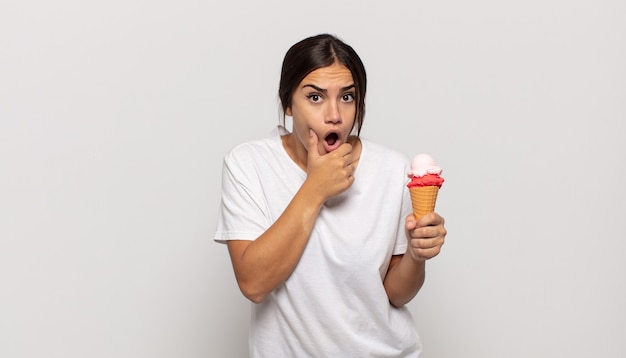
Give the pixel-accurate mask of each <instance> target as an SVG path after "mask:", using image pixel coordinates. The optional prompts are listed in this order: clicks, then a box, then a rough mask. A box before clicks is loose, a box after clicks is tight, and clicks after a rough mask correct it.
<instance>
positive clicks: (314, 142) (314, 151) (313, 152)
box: [307, 129, 320, 158]
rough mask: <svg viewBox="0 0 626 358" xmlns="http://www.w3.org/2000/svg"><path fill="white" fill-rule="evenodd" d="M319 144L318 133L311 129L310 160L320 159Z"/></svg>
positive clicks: (308, 149)
mask: <svg viewBox="0 0 626 358" xmlns="http://www.w3.org/2000/svg"><path fill="white" fill-rule="evenodd" d="M318 142H319V138H317V133H315V131H314V130H312V129H309V142H308V148H307V151H308V155H309V158H318V157H319V156H320V152H319V148H318Z"/></svg>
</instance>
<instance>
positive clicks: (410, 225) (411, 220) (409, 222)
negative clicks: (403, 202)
mask: <svg viewBox="0 0 626 358" xmlns="http://www.w3.org/2000/svg"><path fill="white" fill-rule="evenodd" d="M416 224H417V222H416V221H415V216H413V214H409V215H407V216H406V219H405V220H404V227H405V228H406V229H407V230H408V231H413V230H415V227H416Z"/></svg>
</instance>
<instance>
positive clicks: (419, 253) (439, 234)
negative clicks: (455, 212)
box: [405, 213, 448, 261]
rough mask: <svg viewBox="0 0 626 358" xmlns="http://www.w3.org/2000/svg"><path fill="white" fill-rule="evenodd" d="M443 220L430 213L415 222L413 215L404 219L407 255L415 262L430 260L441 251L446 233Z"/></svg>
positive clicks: (437, 215)
mask: <svg viewBox="0 0 626 358" xmlns="http://www.w3.org/2000/svg"><path fill="white" fill-rule="evenodd" d="M444 224H445V220H444V219H443V217H441V216H440V215H439V214H437V213H430V214H428V215H426V216H424V217H423V218H421V219H420V220H418V221H416V220H415V217H414V216H413V214H410V215H408V216H407V217H406V223H405V228H406V233H407V239H408V240H409V246H408V248H407V250H406V251H407V254H410V256H411V258H413V259H414V260H415V261H425V260H428V259H431V258H433V257H435V256H437V255H439V252H440V251H441V246H443V243H444V241H445V237H446V234H447V233H448V232H447V230H446V228H445V227H444Z"/></svg>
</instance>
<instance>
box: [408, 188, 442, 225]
mask: <svg viewBox="0 0 626 358" xmlns="http://www.w3.org/2000/svg"><path fill="white" fill-rule="evenodd" d="M409 191H410V192H411V203H412V204H413V215H414V216H415V219H417V220H419V219H421V218H423V217H424V216H426V214H428V213H432V212H433V211H435V202H436V201H437V193H438V192H439V187H438V186H421V187H415V188H410V189H409Z"/></svg>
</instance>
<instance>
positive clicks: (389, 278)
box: [383, 213, 447, 307]
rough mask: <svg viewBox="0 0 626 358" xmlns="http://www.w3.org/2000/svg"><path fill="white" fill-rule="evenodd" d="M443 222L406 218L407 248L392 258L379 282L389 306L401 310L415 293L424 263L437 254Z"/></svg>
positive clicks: (432, 216) (428, 217) (435, 216)
mask: <svg viewBox="0 0 626 358" xmlns="http://www.w3.org/2000/svg"><path fill="white" fill-rule="evenodd" d="M444 223H445V220H444V219H443V218H442V217H441V216H440V215H439V214H437V213H431V214H428V215H426V216H424V217H423V218H422V219H420V220H419V221H416V220H415V217H414V216H413V214H410V215H408V216H407V218H406V222H405V228H406V233H407V240H408V241H409V242H408V245H407V249H406V253H405V254H404V255H394V256H393V257H392V258H391V262H390V263H389V269H388V270H387V275H386V276H385V280H384V281H383V285H384V286H385V291H386V292H387V297H389V302H390V303H391V304H392V305H393V306H394V307H402V306H404V305H405V304H407V303H408V302H409V301H411V300H412V299H413V297H415V295H416V294H417V292H419V290H420V288H421V287H422V284H423V283H424V278H425V266H426V260H428V259H431V258H433V257H435V256H437V255H438V254H439V252H440V251H441V246H442V245H443V243H444V241H445V237H446V234H447V231H446V228H445V226H444Z"/></svg>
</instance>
